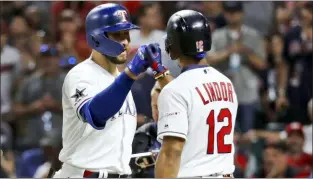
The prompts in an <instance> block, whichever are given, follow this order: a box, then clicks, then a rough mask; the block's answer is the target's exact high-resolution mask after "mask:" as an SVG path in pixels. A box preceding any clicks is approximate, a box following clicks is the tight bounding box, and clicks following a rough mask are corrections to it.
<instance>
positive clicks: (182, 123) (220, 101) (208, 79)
mask: <svg viewBox="0 0 313 179" xmlns="http://www.w3.org/2000/svg"><path fill="white" fill-rule="evenodd" d="M158 108H159V120H158V137H157V138H158V141H159V142H161V143H162V140H163V137H164V136H175V137H180V138H184V139H185V140H186V143H185V146H184V148H183V152H182V160H181V164H180V169H179V174H178V177H197V176H208V175H211V174H216V173H218V174H232V173H233V172H234V169H235V166H234V151H235V149H234V144H233V135H234V134H233V133H234V126H235V119H236V115H237V108H238V102H237V96H236V93H235V90H234V87H233V85H232V82H231V81H230V80H229V79H228V78H227V77H226V76H224V75H223V74H221V73H220V72H218V71H217V70H215V69H214V68H212V67H202V68H196V69H190V70H188V71H185V72H183V73H182V74H181V75H179V76H178V77H177V78H176V79H174V80H173V81H172V82H170V83H169V84H168V85H166V86H165V87H164V88H163V89H162V91H161V93H160V96H159V99H158Z"/></svg>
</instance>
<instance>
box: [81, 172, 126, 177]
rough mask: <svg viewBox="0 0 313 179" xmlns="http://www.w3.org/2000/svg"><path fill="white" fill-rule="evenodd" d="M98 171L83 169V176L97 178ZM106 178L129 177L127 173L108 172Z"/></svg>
mask: <svg viewBox="0 0 313 179" xmlns="http://www.w3.org/2000/svg"><path fill="white" fill-rule="evenodd" d="M99 174H100V173H99V172H92V171H88V170H85V171H84V175H83V178H99ZM107 178H129V175H120V174H114V173H109V174H108V176H107Z"/></svg>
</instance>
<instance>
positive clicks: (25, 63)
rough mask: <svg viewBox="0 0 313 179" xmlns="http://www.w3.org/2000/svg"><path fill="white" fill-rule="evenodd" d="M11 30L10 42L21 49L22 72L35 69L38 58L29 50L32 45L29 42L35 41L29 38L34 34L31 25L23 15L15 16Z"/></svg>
mask: <svg viewBox="0 0 313 179" xmlns="http://www.w3.org/2000/svg"><path fill="white" fill-rule="evenodd" d="M9 30H10V31H9V35H10V38H9V42H10V44H12V46H14V47H16V48H17V49H18V50H19V51H20V55H21V71H22V73H27V72H28V71H32V70H34V68H35V66H36V59H35V58H34V57H33V56H32V54H30V52H29V51H28V49H29V48H30V47H31V45H30V44H29V43H30V42H31V43H32V42H33V41H30V39H29V37H31V36H32V34H31V31H29V26H28V25H27V23H26V20H25V19H24V18H23V17H21V16H16V17H14V18H13V21H12V22H11V24H10V27H9Z"/></svg>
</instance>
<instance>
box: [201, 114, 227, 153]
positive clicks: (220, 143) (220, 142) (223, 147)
mask: <svg viewBox="0 0 313 179" xmlns="http://www.w3.org/2000/svg"><path fill="white" fill-rule="evenodd" d="M214 112H215V111H214V110H211V111H210V114H209V116H208V118H207V121H206V122H207V124H208V125H209V132H208V148H207V154H214V144H215V137H214V136H215V135H214V134H215V121H216V120H215V118H216V116H215V113H214ZM225 119H227V120H228V125H227V126H224V127H222V128H221V130H220V131H218V132H217V135H216V138H217V153H219V154H221V153H231V151H232V145H231V144H225V143H224V137H225V135H229V134H230V133H231V131H232V114H231V112H230V110H229V109H228V108H223V109H221V110H220V111H219V113H218V115H217V122H223V121H224V120H225Z"/></svg>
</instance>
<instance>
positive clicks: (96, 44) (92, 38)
mask: <svg viewBox="0 0 313 179" xmlns="http://www.w3.org/2000/svg"><path fill="white" fill-rule="evenodd" d="M91 40H92V41H93V42H94V45H95V47H99V46H100V42H99V41H98V40H97V39H96V38H95V37H94V36H93V35H91Z"/></svg>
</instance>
